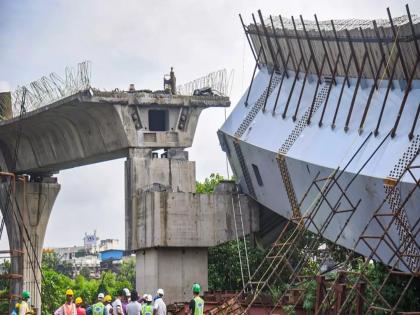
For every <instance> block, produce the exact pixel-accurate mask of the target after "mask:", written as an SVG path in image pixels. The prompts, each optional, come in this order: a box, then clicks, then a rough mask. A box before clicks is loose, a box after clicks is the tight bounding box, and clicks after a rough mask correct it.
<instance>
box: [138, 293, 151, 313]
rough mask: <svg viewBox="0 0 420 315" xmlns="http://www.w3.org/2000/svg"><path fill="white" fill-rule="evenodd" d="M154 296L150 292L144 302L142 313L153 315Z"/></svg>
mask: <svg viewBox="0 0 420 315" xmlns="http://www.w3.org/2000/svg"><path fill="white" fill-rule="evenodd" d="M152 301H153V297H152V296H151V295H150V294H148V295H147V296H146V301H145V302H144V304H143V307H142V309H141V315H153V306H152Z"/></svg>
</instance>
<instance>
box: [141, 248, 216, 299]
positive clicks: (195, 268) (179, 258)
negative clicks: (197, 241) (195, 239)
mask: <svg viewBox="0 0 420 315" xmlns="http://www.w3.org/2000/svg"><path fill="white" fill-rule="evenodd" d="M207 258H208V256H207V248H159V249H148V250H144V251H138V252H137V255H136V261H137V263H136V287H137V290H138V291H139V292H140V294H144V293H148V294H152V295H154V294H155V293H156V290H157V289H158V288H163V289H164V290H165V302H166V303H167V304H169V303H174V302H184V301H189V300H190V299H191V297H192V293H191V286H192V284H193V283H196V282H197V283H199V284H200V285H201V288H202V290H204V291H205V290H207V289H208V280H207V278H208V270H207Z"/></svg>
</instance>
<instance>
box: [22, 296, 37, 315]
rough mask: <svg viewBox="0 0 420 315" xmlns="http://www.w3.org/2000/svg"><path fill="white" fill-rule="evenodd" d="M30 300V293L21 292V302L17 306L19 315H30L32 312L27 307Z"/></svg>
mask: <svg viewBox="0 0 420 315" xmlns="http://www.w3.org/2000/svg"><path fill="white" fill-rule="evenodd" d="M30 299H31V293H30V292H29V291H23V292H22V302H20V304H19V315H32V314H34V312H33V311H32V309H31V306H30V305H29V300H30Z"/></svg>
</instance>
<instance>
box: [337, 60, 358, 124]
mask: <svg viewBox="0 0 420 315" xmlns="http://www.w3.org/2000/svg"><path fill="white" fill-rule="evenodd" d="M353 58H354V57H353V54H352V53H351V52H350V58H349V61H348V63H347V66H346V70H345V73H344V74H345V75H344V80H343V85H342V86H341V90H340V95H339V96H338V100H337V105H336V107H335V113H334V118H333V121H332V124H331V128H332V129H334V128H335V121H336V119H337V114H338V110H339V108H340V104H341V98H342V97H343V92H344V88H345V86H346V82H349V79H348V74H349V69H350V66H351V61H352V59H353ZM347 84H349V83H347Z"/></svg>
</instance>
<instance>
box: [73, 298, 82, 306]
mask: <svg viewBox="0 0 420 315" xmlns="http://www.w3.org/2000/svg"><path fill="white" fill-rule="evenodd" d="M74 302H75V303H76V304H82V303H83V300H82V298H81V297H80V296H79V297H77V298H76V301H74Z"/></svg>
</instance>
